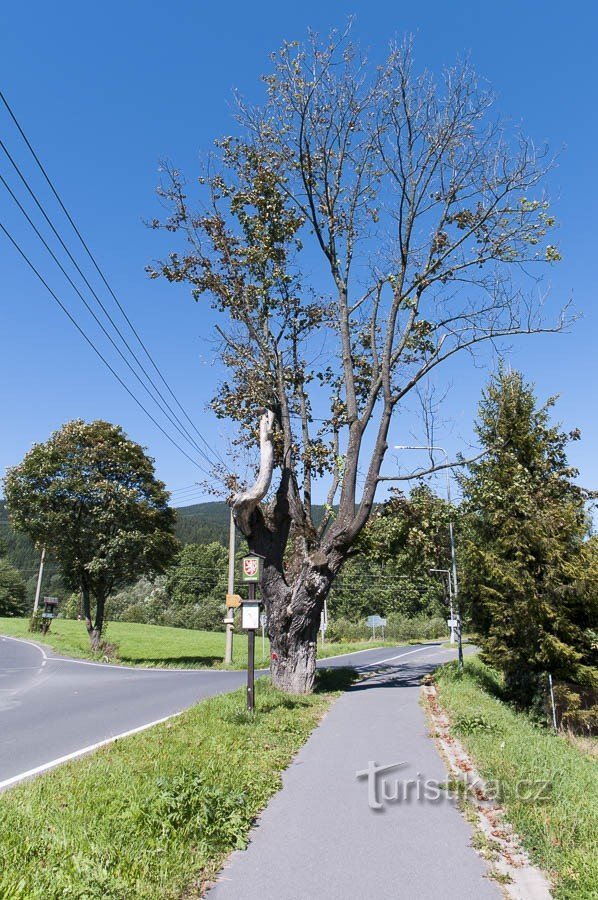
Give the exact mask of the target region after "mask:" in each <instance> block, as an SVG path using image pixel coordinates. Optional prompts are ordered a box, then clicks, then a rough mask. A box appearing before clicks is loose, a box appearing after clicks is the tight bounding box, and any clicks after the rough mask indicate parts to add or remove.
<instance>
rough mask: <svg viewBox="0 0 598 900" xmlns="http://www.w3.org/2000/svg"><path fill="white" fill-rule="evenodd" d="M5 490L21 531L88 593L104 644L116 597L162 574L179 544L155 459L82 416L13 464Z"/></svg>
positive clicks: (96, 638)
mask: <svg viewBox="0 0 598 900" xmlns="http://www.w3.org/2000/svg"><path fill="white" fill-rule="evenodd" d="M4 488H5V497H6V501H7V506H8V511H9V516H10V520H11V523H12V525H13V527H14V528H15V530H17V531H22V532H25V533H26V534H28V535H29V537H30V538H31V539H32V540H33V542H34V543H35V544H36V545H37V546H44V547H46V549H47V551H48V552H49V553H51V555H52V556H53V558H54V559H55V560H56V561H57V562H58V563H59V565H60V569H61V573H62V579H63V582H64V584H65V585H66V587H68V588H69V589H71V590H77V591H81V593H82V598H83V611H84V616H85V622H86V626H87V630H88V632H89V635H90V640H91V644H92V647H93V648H94V649H97V648H98V647H99V646H100V643H101V634H102V628H103V625H104V610H105V604H106V600H107V598H108V597H109V596H110V594H111V593H112V592H113V591H114V590H116V589H118V588H119V587H121V586H123V585H125V584H127V583H129V582H131V581H134V580H135V579H137V578H138V577H139V576H140V575H142V574H144V573H148V572H160V571H162V570H163V569H164V568H165V567H166V566H167V565H168V563H169V562H170V561H171V559H172V557H173V555H174V553H175V552H176V549H177V542H176V540H175V538H174V536H173V533H172V531H173V525H174V513H173V510H171V509H170V508H169V506H168V499H169V495H168V493H167V491H166V489H165V487H164V484H163V483H162V482H161V481H158V479H156V477H155V474H154V464H153V460H152V459H151V458H150V457H149V456H147V455H146V454H145V452H144V450H143V448H142V447H141V446H140V445H139V444H136V443H135V442H134V441H131V440H129V439H128V438H127V436H126V434H125V433H124V431H123V430H122V428H121V427H120V426H118V425H111V424H110V423H108V422H102V421H96V422H91V423H85V422H83V421H81V420H75V421H73V422H69V423H67V424H66V425H64V426H63V427H62V428H61V429H60V430H59V431H56V432H55V433H54V434H52V436H51V437H50V439H49V440H48V441H47V442H46V443H44V444H36V445H35V446H34V447H33V448H32V449H31V450H30V451H29V453H27V455H26V456H25V458H24V459H23V461H22V462H21V463H20V464H19V465H18V466H14V467H13V468H11V469H9V470H8V472H7V474H6V477H5V480H4ZM92 607H94V608H92Z"/></svg>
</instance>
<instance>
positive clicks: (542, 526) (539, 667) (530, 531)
mask: <svg viewBox="0 0 598 900" xmlns="http://www.w3.org/2000/svg"><path fill="white" fill-rule="evenodd" d="M554 403H555V398H551V399H550V400H548V402H547V403H546V404H544V406H541V407H538V405H537V401H536V397H535V394H534V390H533V387H532V386H531V385H529V384H526V383H525V382H524V379H523V377H522V375H521V374H520V373H519V372H511V371H507V370H505V369H501V370H500V371H499V372H498V374H497V375H496V376H494V377H493V378H492V379H491V381H490V384H489V386H488V388H487V389H486V390H485V392H484V393H483V395H482V400H481V403H480V407H479V419H478V423H477V426H476V430H477V434H478V437H479V439H480V442H481V444H482V446H483V447H484V448H485V449H486V451H487V452H486V454H485V455H484V456H483V457H482V458H481V459H480V460H478V461H476V462H474V463H471V464H470V465H469V467H468V470H467V473H466V474H464V475H462V476H461V478H460V481H461V486H462V489H463V494H464V503H465V510H466V511H467V513H468V520H469V539H468V540H467V541H466V544H465V548H464V556H463V559H462V563H463V567H462V571H463V575H464V580H463V583H462V593H463V595H464V598H465V599H466V600H467V601H468V602H469V604H470V605H471V615H472V619H473V622H474V625H475V627H476V628H477V630H478V632H479V635H480V643H481V646H482V649H483V653H484V655H485V656H486V658H487V659H488V661H489V662H491V663H492V664H493V665H495V666H496V667H497V668H499V669H501V670H502V671H503V672H504V674H505V681H506V688H507V691H508V693H509V694H510V696H511V697H512V698H513V699H514V700H516V701H517V702H518V703H520V704H521V705H523V706H530V705H531V704H532V703H533V701H534V699H535V698H537V697H539V696H540V695H541V689H542V686H543V684H545V676H546V673H551V674H552V675H553V676H555V677H556V678H563V679H568V680H572V681H576V682H577V683H579V684H585V685H592V684H595V683H596V675H597V671H596V669H595V668H593V664H594V665H595V660H594V659H593V654H595V651H593V649H592V644H593V633H592V631H591V630H590V629H591V626H592V622H593V621H596V613H597V611H598V607H597V604H598V590H597V589H596V586H595V585H594V586H592V585H591V584H589V583H588V581H587V579H586V578H585V577H584V569H585V568H586V567H585V564H584V557H585V556H586V555H587V546H586V544H585V539H586V537H587V534H588V529H589V519H588V515H587V512H586V501H587V499H588V493H587V492H585V491H584V490H583V489H582V488H580V487H579V486H578V485H576V484H575V483H574V481H573V479H574V478H575V477H576V475H577V471H576V470H575V469H573V468H571V467H570V466H569V465H568V462H567V455H566V448H567V444H568V443H569V441H572V440H578V439H579V437H580V435H579V431H577V430H576V431H573V432H570V433H569V434H566V433H564V432H562V431H561V430H560V428H559V426H558V425H553V424H551V423H550V410H551V408H552V407H553V406H554Z"/></svg>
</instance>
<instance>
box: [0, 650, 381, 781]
mask: <svg viewBox="0 0 598 900" xmlns="http://www.w3.org/2000/svg"><path fill="white" fill-rule="evenodd" d="M392 653H393V651H392V650H389V648H387V647H386V648H382V649H378V650H368V651H366V653H355V654H351V655H349V656H342V657H339V658H337V659H331V660H330V661H328V660H323V661H322V665H326V666H328V665H330V666H335V665H336V666H339V665H351V664H353V663H357V664H359V663H365V662H372V661H374V660H376V659H382V658H383V657H384V656H389V655H392ZM246 678H247V675H246V672H244V671H238V672H232V671H218V670H206V669H203V670H183V669H133V668H128V667H125V666H110V665H105V664H103V663H92V662H87V661H84V660H73V659H65V658H62V657H59V656H57V655H56V654H55V653H53V651H52V650H51V649H50V648H46V647H44V648H42V647H40V646H39V645H36V644H34V643H30V642H27V641H22V640H17V639H15V638H8V637H2V636H1V635H0V790H2V789H3V788H7V787H10V786H11V785H13V784H15V783H17V782H18V781H20V780H22V779H23V778H25V777H31V776H33V775H36V774H39V773H41V772H43V771H46V770H47V769H49V768H51V767H52V766H54V765H56V764H59V763H60V762H63V761H66V760H65V757H67V758H69V757H71V758H72V757H73V756H77V755H81V753H83V752H88V751H89V750H92V749H94V748H95V747H96V745H98V744H101V743H103V742H108V741H110V740H112V739H114V738H115V737H117V736H125V735H126V734H128V733H130V732H131V731H134V730H136V729H141V728H143V727H147V726H149V725H151V724H153V723H156V722H158V721H161V720H163V719H165V718H167V717H169V716H172V715H175V714H176V713H178V712H180V711H182V710H183V709H186V708H187V707H189V706H193V705H194V704H195V703H197V702H198V701H199V700H202V699H204V698H206V697H211V696H213V695H214V694H221V693H224V692H226V691H232V690H234V689H235V688H238V687H241V686H242V685H243V684H245V683H246Z"/></svg>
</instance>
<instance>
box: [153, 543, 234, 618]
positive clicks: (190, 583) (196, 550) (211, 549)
mask: <svg viewBox="0 0 598 900" xmlns="http://www.w3.org/2000/svg"><path fill="white" fill-rule="evenodd" d="M227 572H228V552H227V550H226V549H225V548H224V547H223V546H222V545H221V544H219V543H216V542H212V543H211V544H187V546H186V547H183V549H182V550H181V552H180V553H179V555H178V557H177V559H176V562H175V564H174V566H172V568H171V569H170V570H169V572H168V576H167V579H166V593H167V594H168V597H169V599H170V615H171V616H175V615H176V616H177V617H178V618H180V622H179V624H181V625H186V626H187V627H189V628H202V629H206V630H208V631H215V630H220V629H222V627H223V626H222V619H223V618H224V614H225V597H226V589H227Z"/></svg>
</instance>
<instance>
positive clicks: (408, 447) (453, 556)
mask: <svg viewBox="0 0 598 900" xmlns="http://www.w3.org/2000/svg"><path fill="white" fill-rule="evenodd" d="M394 449H395V450H426V451H427V452H428V453H433V452H434V451H438V452H439V453H444V458H445V461H446V464H447V469H446V496H447V500H448V504H449V507H450V509H451V518H450V519H449V538H450V542H451V568H452V574H453V596H454V598H455V607H456V609H457V616H458V623H459V624H458V640H459V670H460V671H463V642H462V638H461V614H460V611H459V583H458V581H457V554H456V552H455V537H454V533H453V517H452V503H451V480H450V476H449V469H448V461H449V460H448V453H447V452H446V450H445V449H444V447H437V446H433V445H432V446H429V447H419V446H417V447H416V446H412V445H408V444H395V447H394ZM451 619H452V617H451Z"/></svg>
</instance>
